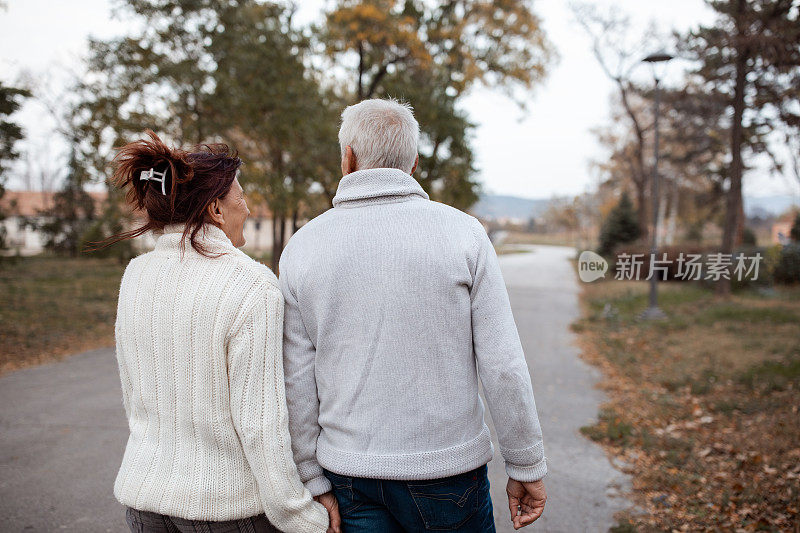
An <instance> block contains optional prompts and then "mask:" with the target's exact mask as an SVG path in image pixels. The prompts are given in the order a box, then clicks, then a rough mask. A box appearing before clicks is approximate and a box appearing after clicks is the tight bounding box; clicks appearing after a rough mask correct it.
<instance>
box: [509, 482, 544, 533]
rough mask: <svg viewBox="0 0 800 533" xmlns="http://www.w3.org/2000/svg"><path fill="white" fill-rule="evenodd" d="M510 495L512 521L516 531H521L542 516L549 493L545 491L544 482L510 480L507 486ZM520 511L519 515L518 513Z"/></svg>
mask: <svg viewBox="0 0 800 533" xmlns="http://www.w3.org/2000/svg"><path fill="white" fill-rule="evenodd" d="M506 492H507V493H508V509H509V511H511V521H512V522H514V529H520V528H523V527H525V526H527V525H530V524H533V522H534V521H535V520H536V519H537V518H539V517H540V516H542V511H544V502H545V501H547V493H546V492H545V490H544V481H542V480H541V479H540V480H539V481H531V482H530V483H523V482H520V481H517V480H515V479H511V478H509V479H508V484H507V485H506ZM518 510H519V511H520V513H519V514H517V511H518Z"/></svg>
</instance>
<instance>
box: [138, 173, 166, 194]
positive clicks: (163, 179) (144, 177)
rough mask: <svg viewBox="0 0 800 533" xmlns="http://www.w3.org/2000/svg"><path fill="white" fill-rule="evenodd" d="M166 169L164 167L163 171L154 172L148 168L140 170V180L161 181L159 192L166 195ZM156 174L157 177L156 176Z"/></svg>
mask: <svg viewBox="0 0 800 533" xmlns="http://www.w3.org/2000/svg"><path fill="white" fill-rule="evenodd" d="M167 170H169V169H164V171H163V172H156V171H155V170H154V169H152V168H151V169H150V170H142V174H141V175H140V176H139V179H140V180H144V181H155V182H159V183H161V193H162V194H163V195H164V196H166V195H167ZM156 176H158V177H156Z"/></svg>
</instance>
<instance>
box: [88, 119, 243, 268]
mask: <svg viewBox="0 0 800 533" xmlns="http://www.w3.org/2000/svg"><path fill="white" fill-rule="evenodd" d="M145 133H146V134H147V136H148V137H149V138H148V139H141V140H138V141H135V142H132V143H130V144H126V145H125V146H123V147H122V148H120V149H119V152H118V153H117V155H116V157H115V158H114V161H113V165H114V174H113V175H112V177H111V182H112V183H113V184H114V185H116V186H117V187H119V188H120V189H127V195H126V196H127V200H128V202H129V203H130V204H131V205H132V206H133V207H134V208H135V209H137V210H139V211H143V212H144V213H145V214H146V221H145V223H144V224H143V225H141V226H139V227H138V228H136V229H133V230H130V231H126V232H123V233H119V234H117V235H114V236H112V237H110V238H108V239H106V240H105V241H103V242H102V243H100V247H105V246H109V245H111V244H114V243H116V242H119V241H122V240H125V239H132V238H134V237H138V236H139V235H142V234H144V233H147V232H148V231H153V230H154V231H159V230H163V229H164V227H165V226H167V225H169V224H185V225H186V229H185V230H184V232H183V237H184V239H185V238H186V236H187V235H188V236H189V242H190V243H191V245H192V248H194V249H195V250H197V251H198V252H199V253H200V254H203V255H206V256H209V253H208V252H207V250H206V249H205V248H204V247H203V245H202V244H201V243H200V242H199V241H198V240H197V239H196V237H197V233H198V232H199V231H200V230H201V229H202V227H203V224H204V223H205V221H206V210H207V208H208V206H209V205H210V204H211V203H212V202H213V201H214V200H216V199H217V198H223V197H224V196H225V195H226V194H227V193H228V191H229V190H230V188H231V185H232V184H233V180H234V179H235V178H236V171H237V170H238V168H239V167H240V166H241V164H242V160H241V159H239V157H238V156H237V153H236V152H235V151H233V150H231V149H230V148H229V147H228V146H227V145H225V144H205V145H202V146H200V147H198V148H197V151H195V152H188V151H185V150H181V149H176V148H170V147H168V146H167V145H166V144H164V143H163V142H162V141H161V139H159V138H158V136H157V135H156V134H155V133H153V132H152V131H150V130H147V131H146V132H145ZM151 168H152V169H154V170H155V172H163V171H164V170H166V171H167V173H166V175H165V176H164V178H163V179H164V180H166V181H165V183H164V190H165V191H166V194H164V193H163V192H162V184H161V183H160V182H158V181H155V180H143V179H141V174H142V172H146V171H149V170H150V169H151Z"/></svg>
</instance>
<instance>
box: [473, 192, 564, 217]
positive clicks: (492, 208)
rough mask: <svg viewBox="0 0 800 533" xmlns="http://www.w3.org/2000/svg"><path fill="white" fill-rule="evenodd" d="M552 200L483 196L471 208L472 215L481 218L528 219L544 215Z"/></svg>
mask: <svg viewBox="0 0 800 533" xmlns="http://www.w3.org/2000/svg"><path fill="white" fill-rule="evenodd" d="M549 204H550V200H549V199H546V198H520V197H519V196H507V195H502V194H482V195H481V197H480V199H479V200H478V202H477V203H476V204H475V205H473V206H472V208H470V210H469V211H470V213H472V214H473V215H475V216H476V217H479V218H501V217H508V218H521V219H528V218H531V217H537V216H539V215H541V214H542V213H544V211H545V210H546V209H547V206H548V205H549Z"/></svg>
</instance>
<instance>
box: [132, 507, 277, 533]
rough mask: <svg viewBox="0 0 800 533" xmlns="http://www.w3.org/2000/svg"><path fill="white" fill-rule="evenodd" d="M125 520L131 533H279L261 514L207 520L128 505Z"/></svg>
mask: <svg viewBox="0 0 800 533" xmlns="http://www.w3.org/2000/svg"><path fill="white" fill-rule="evenodd" d="M125 521H126V522H127V523H128V527H129V528H130V529H131V532H132V533H280V532H279V531H278V530H277V529H276V528H275V526H273V525H272V524H270V522H269V520H268V519H267V517H266V516H264V515H263V514H262V515H258V516H251V517H250V518H241V519H239V520H228V521H226V522H207V521H204V520H186V519H184V518H176V517H174V516H167V515H163V514H158V513H151V512H149V511H137V510H136V509H133V508H131V507H128V510H127V512H126V513H125Z"/></svg>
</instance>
